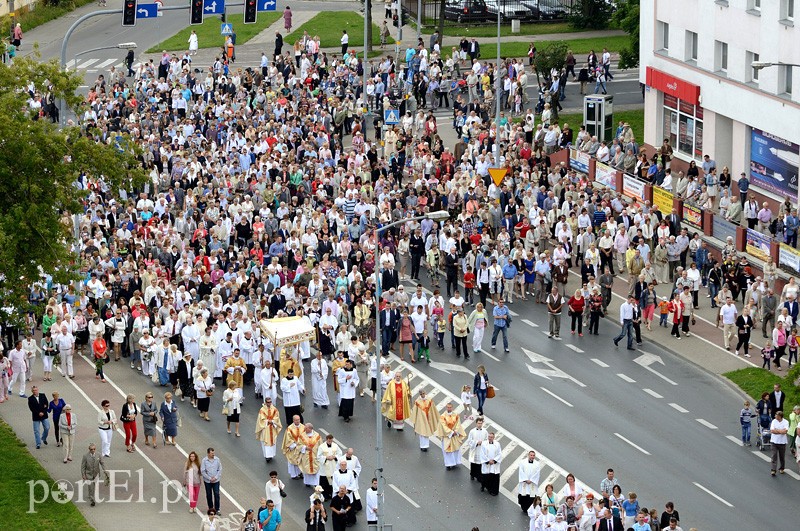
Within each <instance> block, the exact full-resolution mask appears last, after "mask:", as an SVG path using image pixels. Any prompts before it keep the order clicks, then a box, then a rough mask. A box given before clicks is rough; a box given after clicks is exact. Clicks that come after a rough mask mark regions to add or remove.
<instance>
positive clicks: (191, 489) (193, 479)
mask: <svg viewBox="0 0 800 531" xmlns="http://www.w3.org/2000/svg"><path fill="white" fill-rule="evenodd" d="M183 486H184V487H185V488H186V491H187V492H188V493H189V512H190V513H193V512H195V511H196V510H197V496H198V495H199V494H200V459H199V458H198V457H197V452H194V451H191V452H189V456H188V457H187V458H186V465H185V466H184V469H183Z"/></svg>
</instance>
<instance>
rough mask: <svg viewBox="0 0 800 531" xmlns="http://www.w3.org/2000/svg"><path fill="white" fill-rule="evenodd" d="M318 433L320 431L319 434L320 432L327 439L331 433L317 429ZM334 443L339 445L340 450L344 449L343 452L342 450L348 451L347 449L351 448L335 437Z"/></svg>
mask: <svg viewBox="0 0 800 531" xmlns="http://www.w3.org/2000/svg"><path fill="white" fill-rule="evenodd" d="M317 431H318V432H320V433H321V434H322V435H324V436H325V437H327V436H328V435H330V432H328V431H325V430H323V429H322V428H317ZM333 442H335V443H336V444H338V445H339V447H340V448H343V450H342V451H347V449H348V448H350V447H349V446H347V445H346V444H344V443H343V442H342V441H340V440H339V439H337V438H336V437H334V438H333Z"/></svg>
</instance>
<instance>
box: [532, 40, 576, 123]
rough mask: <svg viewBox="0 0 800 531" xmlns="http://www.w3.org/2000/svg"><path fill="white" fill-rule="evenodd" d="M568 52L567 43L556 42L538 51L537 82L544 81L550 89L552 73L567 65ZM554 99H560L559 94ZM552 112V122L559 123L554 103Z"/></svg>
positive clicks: (551, 106)
mask: <svg viewBox="0 0 800 531" xmlns="http://www.w3.org/2000/svg"><path fill="white" fill-rule="evenodd" d="M567 50H569V47H568V46H567V43H566V42H562V41H554V42H551V43H550V44H548V45H547V46H545V47H544V48H542V49H541V50H537V51H536V64H535V65H534V68H535V69H536V80H537V81H538V82H539V83H541V82H542V79H544V83H545V86H546V87H547V88H548V89H549V88H550V83H552V79H551V76H550V73H551V72H552V71H553V69H555V70H557V71H558V70H561V69H562V68H564V65H565V64H566V63H567ZM552 97H553V98H558V94H553V95H552ZM550 112H551V113H552V120H553V121H556V122H557V121H558V105H556V103H555V102H553V103H552V104H551V105H550Z"/></svg>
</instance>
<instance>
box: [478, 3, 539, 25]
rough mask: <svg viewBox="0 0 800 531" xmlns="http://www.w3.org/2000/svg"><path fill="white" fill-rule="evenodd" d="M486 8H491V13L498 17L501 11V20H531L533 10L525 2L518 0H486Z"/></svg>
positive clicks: (495, 17) (493, 16) (492, 15)
mask: <svg viewBox="0 0 800 531" xmlns="http://www.w3.org/2000/svg"><path fill="white" fill-rule="evenodd" d="M485 2H486V8H487V9H488V10H489V15H490V16H491V17H492V18H494V19H497V11H498V10H499V11H500V20H501V21H504V20H511V19H517V20H529V19H530V16H531V10H530V8H529V7H528V6H526V5H525V4H522V3H521V2H519V1H517V0H511V1H509V2H504V1H503V0H485Z"/></svg>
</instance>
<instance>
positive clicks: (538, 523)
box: [528, 496, 544, 531]
mask: <svg viewBox="0 0 800 531" xmlns="http://www.w3.org/2000/svg"><path fill="white" fill-rule="evenodd" d="M528 517H529V518H530V519H531V523H530V526H529V527H528V531H542V529H543V527H542V521H543V520H544V515H543V513H542V498H541V497H540V496H534V497H533V503H532V504H531V506H530V507H528Z"/></svg>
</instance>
